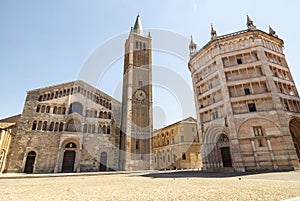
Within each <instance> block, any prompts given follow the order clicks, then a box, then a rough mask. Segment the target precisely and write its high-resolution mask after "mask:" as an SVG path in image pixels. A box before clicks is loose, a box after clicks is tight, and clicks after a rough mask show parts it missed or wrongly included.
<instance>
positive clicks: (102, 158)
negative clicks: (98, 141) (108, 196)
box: [99, 152, 107, 171]
mask: <svg viewBox="0 0 300 201" xmlns="http://www.w3.org/2000/svg"><path fill="white" fill-rule="evenodd" d="M99 170H100V171H106V170H107V153H106V152H102V153H101V156H100V168H99Z"/></svg>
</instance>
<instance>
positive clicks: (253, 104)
mask: <svg viewBox="0 0 300 201" xmlns="http://www.w3.org/2000/svg"><path fill="white" fill-rule="evenodd" d="M248 109H249V112H256V106H255V103H248Z"/></svg>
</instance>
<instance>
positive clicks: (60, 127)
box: [59, 122, 64, 131]
mask: <svg viewBox="0 0 300 201" xmlns="http://www.w3.org/2000/svg"><path fill="white" fill-rule="evenodd" d="M63 130H64V123H63V122H60V124H59V131H63Z"/></svg>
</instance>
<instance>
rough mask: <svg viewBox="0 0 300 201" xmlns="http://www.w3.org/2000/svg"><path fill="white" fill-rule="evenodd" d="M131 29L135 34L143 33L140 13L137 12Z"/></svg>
mask: <svg viewBox="0 0 300 201" xmlns="http://www.w3.org/2000/svg"><path fill="white" fill-rule="evenodd" d="M133 31H134V32H135V33H136V34H139V35H141V36H143V35H144V33H143V27H142V22H141V19H140V14H139V13H138V15H137V16H136V20H135V23H134V26H133Z"/></svg>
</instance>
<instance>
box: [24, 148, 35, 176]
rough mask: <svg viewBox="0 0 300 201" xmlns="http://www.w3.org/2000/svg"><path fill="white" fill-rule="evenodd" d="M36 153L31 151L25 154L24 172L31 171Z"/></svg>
mask: <svg viewBox="0 0 300 201" xmlns="http://www.w3.org/2000/svg"><path fill="white" fill-rule="evenodd" d="M35 157H36V153H35V152H34V151H31V152H29V153H28V154H27V157H26V163H25V168H24V173H33V168H34V162H35Z"/></svg>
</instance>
